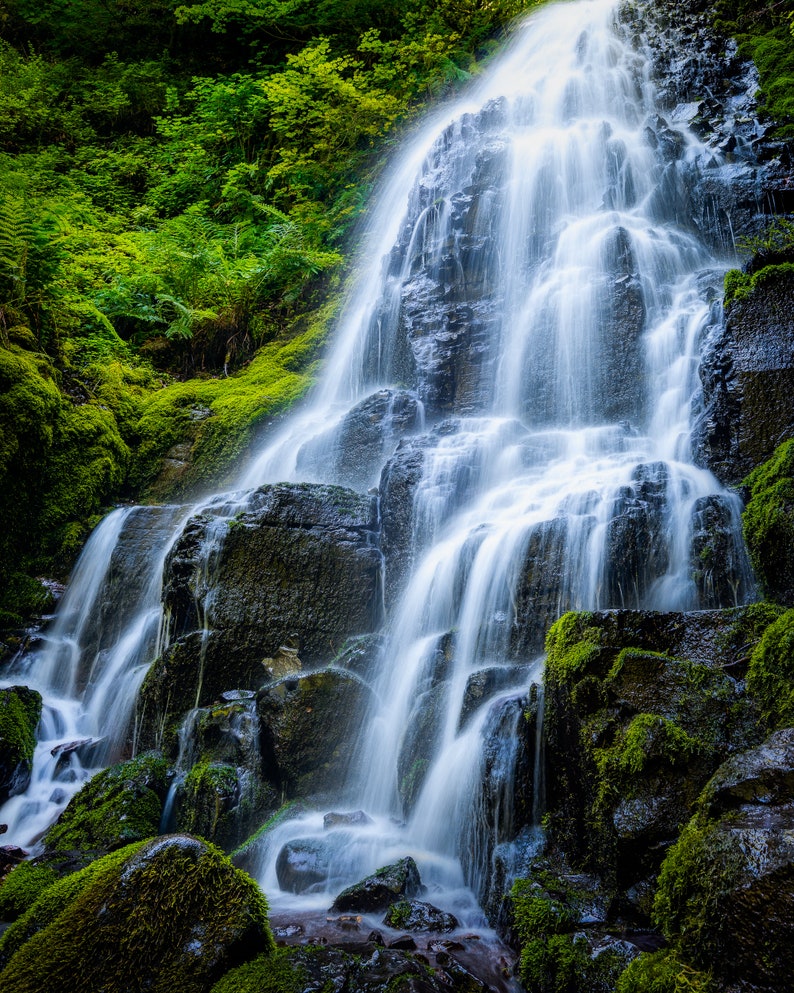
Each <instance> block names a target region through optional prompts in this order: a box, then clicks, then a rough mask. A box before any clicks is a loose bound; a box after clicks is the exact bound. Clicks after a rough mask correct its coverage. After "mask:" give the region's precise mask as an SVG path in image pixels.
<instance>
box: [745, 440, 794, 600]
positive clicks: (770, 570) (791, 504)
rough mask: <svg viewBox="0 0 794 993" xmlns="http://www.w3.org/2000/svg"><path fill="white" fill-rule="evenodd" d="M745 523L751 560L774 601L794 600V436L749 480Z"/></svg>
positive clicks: (764, 587)
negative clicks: (748, 498)
mask: <svg viewBox="0 0 794 993" xmlns="http://www.w3.org/2000/svg"><path fill="white" fill-rule="evenodd" d="M745 485H746V486H748V487H749V489H750V500H749V502H748V504H747V507H746V509H745V511H744V515H743V519H742V523H743V532H744V540H745V542H746V544H747V549H748V551H749V553H750V561H751V562H752V564H753V568H754V569H755V573H756V576H757V577H758V579H759V580H760V582H761V585H762V587H763V590H764V593H765V595H766V596H767V597H768V598H769V599H770V600H779V601H780V602H782V603H794V439H792V440H789V441H786V442H784V443H783V444H782V445H780V446H779V447H778V448H777V449H776V451H775V454H774V455H773V456H772V458H771V459H769V461H768V462H765V463H764V464H763V465H760V466H758V467H757V468H756V469H754V470H753V472H752V473H750V475H749V476H748V477H747V479H746V480H745Z"/></svg>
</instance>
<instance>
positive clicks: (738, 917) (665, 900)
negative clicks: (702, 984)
mask: <svg viewBox="0 0 794 993" xmlns="http://www.w3.org/2000/svg"><path fill="white" fill-rule="evenodd" d="M655 914H656V917H657V920H658V922H659V923H660V924H661V926H662V928H663V929H664V932H665V934H666V936H667V938H668V939H669V940H670V941H671V942H673V943H674V945H675V947H676V948H677V949H678V951H679V952H680V953H681V954H683V955H684V956H685V957H687V958H688V959H689V960H690V961H692V962H693V963H694V964H695V965H696V966H698V967H700V968H703V969H711V970H713V972H714V973H715V976H716V977H717V979H718V980H721V981H723V982H724V983H726V984H736V987H737V988H741V989H748V990H753V991H766V993H773V991H774V993H778V991H780V990H783V989H787V988H788V986H789V984H790V977H791V973H792V969H793V968H794V730H792V729H791V728H787V729H785V730H783V731H779V732H777V733H776V734H773V735H772V736H771V737H770V738H768V739H767V740H766V741H765V742H764V743H763V744H762V745H760V746H758V747H756V748H754V749H751V750H749V751H747V752H745V753H743V754H739V755H735V756H732V757H731V758H730V759H728V761H727V762H726V763H725V764H724V765H722V766H721V767H720V768H719V769H718V771H717V772H716V774H715V776H714V777H713V779H712V780H711V781H710V782H709V784H708V786H707V787H706V789H705V790H704V793H703V796H702V798H701V801H700V804H699V806H698V810H697V812H696V814H695V816H694V817H693V818H692V820H691V821H690V823H689V824H688V825H687V827H686V828H685V830H684V831H683V833H682V834H681V837H680V838H679V840H678V842H677V843H676V845H675V847H674V848H672V849H671V850H670V852H669V853H668V855H667V858H666V860H665V863H664V865H663V867H662V871H661V874H660V878H659V892H658V894H657V897H656V902H655Z"/></svg>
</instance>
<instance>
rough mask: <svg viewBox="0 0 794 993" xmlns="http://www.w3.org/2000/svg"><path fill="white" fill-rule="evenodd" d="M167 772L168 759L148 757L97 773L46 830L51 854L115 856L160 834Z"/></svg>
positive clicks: (142, 756)
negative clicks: (125, 847) (115, 852)
mask: <svg viewBox="0 0 794 993" xmlns="http://www.w3.org/2000/svg"><path fill="white" fill-rule="evenodd" d="M167 771H168V764H167V762H166V761H165V759H163V758H161V757H160V756H157V755H154V754H147V755H141V756H139V757H138V758H135V759H130V760H129V761H128V762H122V763H120V764H118V765H114V766H111V767H110V768H109V769H105V770H104V771H103V772H100V773H98V774H97V775H96V776H94V777H93V778H91V779H89V780H88V782H87V783H86V784H85V785H84V786H83V787H82V789H80V791H79V792H78V793H76V794H75V796H74V797H72V799H71V801H70V802H69V805H68V806H67V807H66V809H65V810H64V811H63V813H62V814H61V816H60V817H59V818H58V820H57V821H56V823H55V824H53V825H52V827H51V828H50V829H49V830H48V831H47V834H46V835H45V836H44V845H45V847H46V849H47V850H49V851H54V852H69V851H83V852H86V851H110V850H112V849H115V848H119V847H121V846H123V845H128V844H129V843H130V842H132V841H138V840H141V839H144V838H150V837H151V836H152V835H154V834H157V832H158V830H159V825H160V815H161V813H162V809H163V800H164V798H165V794H166V791H167V779H166V776H167Z"/></svg>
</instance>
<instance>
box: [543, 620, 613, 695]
mask: <svg viewBox="0 0 794 993" xmlns="http://www.w3.org/2000/svg"><path fill="white" fill-rule="evenodd" d="M591 616H592V615H591V614H588V613H574V612H569V613H567V614H563V616H562V617H561V618H560V619H559V620H558V621H556V622H555V623H554V624H553V625H552V626H551V628H550V629H549V633H548V635H547V636H546V678H547V679H549V680H551V681H559V682H568V681H570V680H571V679H577V678H580V677H581V676H583V675H585V674H586V673H587V671H588V668H589V665H590V664H591V663H592V662H594V661H595V660H596V659H597V658H598V657H599V642H600V640H601V635H600V632H599V631H598V629H597V628H593V627H590V626H589V625H590V619H591Z"/></svg>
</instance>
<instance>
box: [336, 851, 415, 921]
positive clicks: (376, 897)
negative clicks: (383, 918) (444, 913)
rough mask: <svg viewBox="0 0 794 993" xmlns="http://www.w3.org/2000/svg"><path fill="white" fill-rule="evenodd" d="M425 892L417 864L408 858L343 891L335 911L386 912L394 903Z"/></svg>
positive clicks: (338, 898)
mask: <svg viewBox="0 0 794 993" xmlns="http://www.w3.org/2000/svg"><path fill="white" fill-rule="evenodd" d="M421 892H422V881H421V879H420V878H419V870H418V868H417V866H416V862H414V860H413V859H412V858H411V857H410V856H407V857H406V858H403V859H400V861H399V862H395V863H393V864H392V865H387V866H384V867H383V868H382V869H378V871H377V872H376V873H374V874H373V875H372V876H367V877H366V879H362V880H361V882H359V883H355V884H354V885H353V886H349V887H348V888H347V889H346V890H343V891H342V892H341V893H340V894H339V895H338V896H337V898H336V899H335V900H334V902H333V906H332V907H331V912H335V913H342V912H350V911H354V912H360V913H371V912H373V911H377V910H386V908H387V907H390V906H391V905H392V904H393V903H398V902H399V901H400V900H403V899H405V898H406V897H414V896H418V895H419V894H420V893H421Z"/></svg>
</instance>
